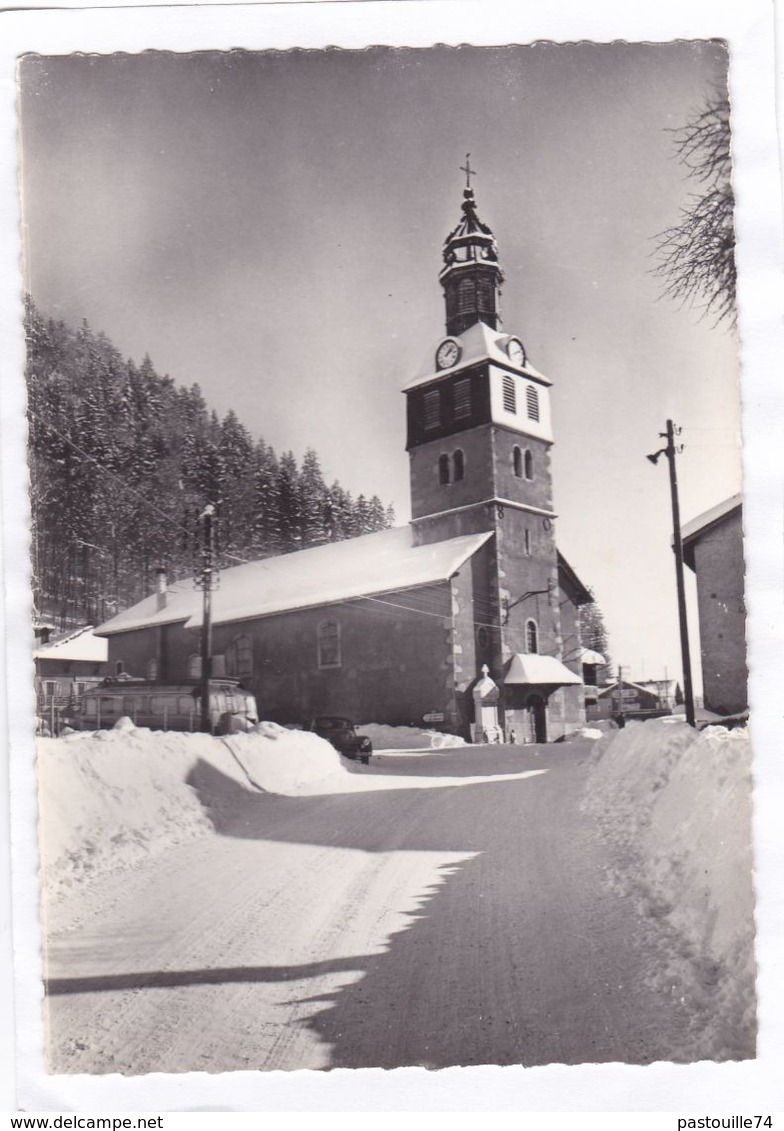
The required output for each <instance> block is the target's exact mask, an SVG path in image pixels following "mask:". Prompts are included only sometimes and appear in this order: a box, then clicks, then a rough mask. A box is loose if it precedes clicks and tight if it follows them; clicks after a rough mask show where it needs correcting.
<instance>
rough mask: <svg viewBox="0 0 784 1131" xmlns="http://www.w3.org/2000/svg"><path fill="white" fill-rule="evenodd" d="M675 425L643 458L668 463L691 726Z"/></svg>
mask: <svg viewBox="0 0 784 1131" xmlns="http://www.w3.org/2000/svg"><path fill="white" fill-rule="evenodd" d="M675 431H676V429H675V425H674V424H673V422H672V421H671V420H668V421H667V431H666V432H660V433H659V435H660V436H661V437H662V439H665V440H666V441H667V447H666V448H661V449H660V450H659V451H658V452H655V453H654V455H651V456H647V457H646V458H647V459H649V460H650V461H651V463H652V464H655V463H656V461H657V460H658V458H659V456H661V455H665V456H666V457H667V462H668V463H669V465H670V498H671V501H672V546H673V549H674V551H675V581H676V584H677V587H678V623H679V625H680V635H681V663H682V665H683V701H684V706H685V708H686V722H687V723H688V724H689V726H690V727H693V726H694V692H693V691H692V685H691V655H690V653H689V626H688V623H687V621H686V588H685V585H684V581H683V542H682V540H681V512H680V505H679V503H678V475H677V471H676V469H675V452H676V448H675Z"/></svg>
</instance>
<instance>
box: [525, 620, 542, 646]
mask: <svg viewBox="0 0 784 1131" xmlns="http://www.w3.org/2000/svg"><path fill="white" fill-rule="evenodd" d="M525 647H526V651H527V652H531V653H536V652H538V651H539V629H538V628H537V627H536V621H535V620H527V621H526V622H525Z"/></svg>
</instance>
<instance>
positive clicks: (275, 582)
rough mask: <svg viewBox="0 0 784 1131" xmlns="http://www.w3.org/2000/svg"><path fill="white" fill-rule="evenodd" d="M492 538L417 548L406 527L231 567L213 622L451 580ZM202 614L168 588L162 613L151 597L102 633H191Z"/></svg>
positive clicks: (189, 594)
mask: <svg viewBox="0 0 784 1131" xmlns="http://www.w3.org/2000/svg"><path fill="white" fill-rule="evenodd" d="M490 537H492V535H491V533H490V532H487V533H482V534H466V535H462V536H461V537H459V538H450V539H448V540H447V541H444V542H435V543H433V544H431V545H426V546H414V545H413V541H412V531H411V528H410V527H408V526H400V527H395V528H393V529H392V530H382V531H379V532H378V533H376V534H365V535H363V536H361V537H359V538H350V539H348V540H347V541H345V542H330V543H327V545H324V546H313V547H311V548H310V549H308V550H299V551H298V552H296V553H294V554H282V555H280V556H279V557H275V558H264V559H262V560H261V561H255V562H247V563H246V564H244V565H239V566H233V567H232V568H230V569H226V570H222V571H221V573H220V581H219V585H218V588H217V589H216V590H215V592H214V593H213V597H212V619H213V623H214V624H221V623H227V622H231V621H242V620H251V619H255V618H257V617H266V616H271V615H273V614H274V613H286V612H291V611H293V610H295V609H308V608H314V607H318V606H320V605H330V604H337V603H339V602H342V601H351V600H354V599H356V598H358V597H367V596H374V595H378V594H381V593H393V592H397V591H399V590H401V589H414V588H417V587H419V586H423V585H432V584H433V583H435V582H438V581H446V580H447V579H448V578H450V577H452V576H453V575H454V574H455V573H456V572H457V571H458V570H459V569H460V567H461V566H462V565H463V563H464V562H466V561H467V560H468V559H469V558H470V557H471V556H472V555H473V554H475V553H476V551H477V550H478V549H479V548H480V546H482V545H483V544H484V543H485V542H486V541H487V540H488V538H490ZM201 614H202V594H201V591H200V590H199V589H198V588H197V587H196V584H195V583H194V581H193V579H190V578H189V579H188V580H187V581H178V582H174V583H173V584H171V585H170V586H169V588H168V592H167V594H166V605H165V607H164V608H159V607H158V595H157V594H152V595H151V596H149V597H145V598H144V600H143V601H140V602H139V603H138V604H137V605H133V606H132V607H131V608H130V609H126V610H125V611H124V612H122V613H118V615H117V616H116V617H113V618H112V619H111V620H109V621H106V623H105V624H102V625H100V627H99V628H97V629H96V632H98V633H99V634H100V635H101V636H112V635H114V634H115V633H119V632H128V631H130V630H133V629H139V628H148V627H151V626H154V625H162V624H174V623H182V622H183V621H184V622H185V627H186V628H198V627H199V626H200V625H201V620H202V616H201Z"/></svg>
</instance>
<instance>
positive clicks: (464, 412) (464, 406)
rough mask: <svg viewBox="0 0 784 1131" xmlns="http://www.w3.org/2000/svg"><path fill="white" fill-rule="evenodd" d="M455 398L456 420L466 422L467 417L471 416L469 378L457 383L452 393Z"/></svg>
mask: <svg viewBox="0 0 784 1131" xmlns="http://www.w3.org/2000/svg"><path fill="white" fill-rule="evenodd" d="M452 395H453V397H454V401H453V405H454V414H455V420H465V418H466V417H468V416H470V415H471V381H470V379H469V378H464V379H463V380H462V381H455V387H454V390H453V393H452Z"/></svg>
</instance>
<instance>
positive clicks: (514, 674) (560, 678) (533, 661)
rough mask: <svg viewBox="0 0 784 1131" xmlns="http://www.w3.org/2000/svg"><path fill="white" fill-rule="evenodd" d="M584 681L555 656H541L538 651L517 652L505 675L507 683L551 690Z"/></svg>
mask: <svg viewBox="0 0 784 1131" xmlns="http://www.w3.org/2000/svg"><path fill="white" fill-rule="evenodd" d="M582 682H583V681H582V680H581V679H580V677H579V675H576V674H575V673H574V672H571V671H569V669H568V668H567V667H566V665H565V664H562V663H561V661H560V660H556V658H555V656H540V655H539V654H538V653H537V652H515V654H514V656H512V662H511V663H510V665H509V671H508V672H507V673H506V675H505V677H504V683H506V684H520V685H525V686H527V687H538V688H542V689H545V688H547V689H549V691H553V690H555V688H556V687H566V686H567V685H572V684H577V685H579V684H582ZM545 693H546V694H547V693H549V692H545Z"/></svg>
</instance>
